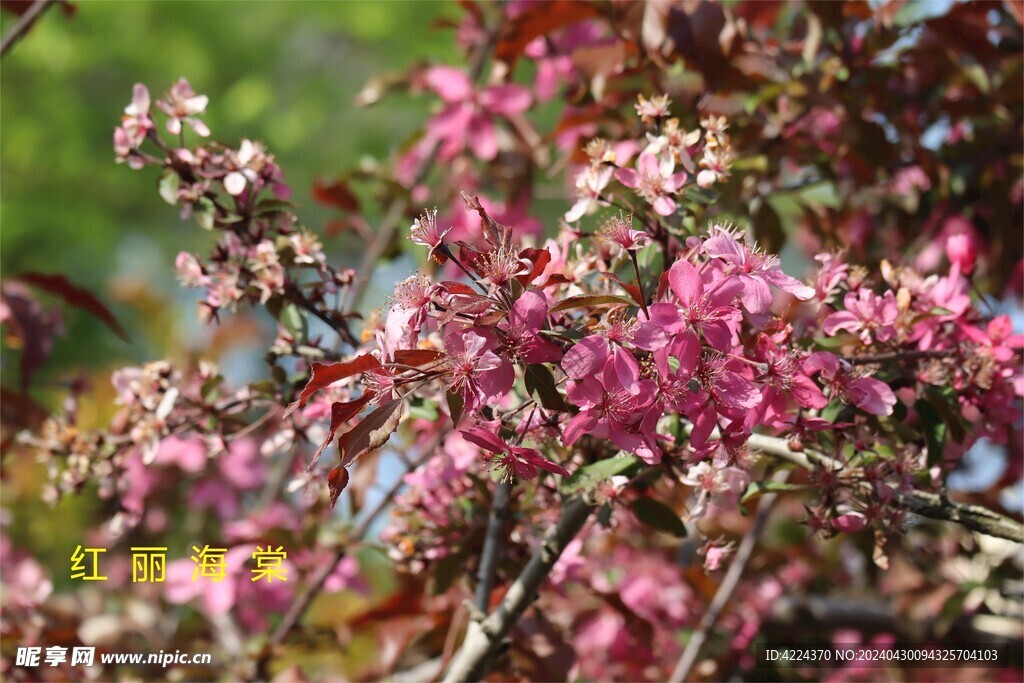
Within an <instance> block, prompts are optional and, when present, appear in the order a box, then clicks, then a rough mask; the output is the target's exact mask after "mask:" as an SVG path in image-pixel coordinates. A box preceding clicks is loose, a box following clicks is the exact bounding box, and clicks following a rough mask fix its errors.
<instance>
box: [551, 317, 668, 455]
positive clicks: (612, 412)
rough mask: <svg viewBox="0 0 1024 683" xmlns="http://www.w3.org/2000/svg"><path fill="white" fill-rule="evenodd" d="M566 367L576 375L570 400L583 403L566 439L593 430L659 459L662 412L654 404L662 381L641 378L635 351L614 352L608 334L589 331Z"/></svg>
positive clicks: (569, 390) (569, 354)
mask: <svg viewBox="0 0 1024 683" xmlns="http://www.w3.org/2000/svg"><path fill="white" fill-rule="evenodd" d="M562 368H563V369H564V370H565V372H566V374H568V375H569V377H571V378H573V381H570V382H569V383H568V385H567V388H566V393H567V394H568V396H569V400H570V401H571V402H572V404H573V405H576V406H578V407H579V408H580V412H579V413H578V414H577V415H575V416H574V417H573V418H572V419H570V420H569V421H568V422H567V423H566V424H565V427H564V428H563V430H562V442H563V443H564V444H565V445H567V446H571V445H573V444H574V443H576V442H577V441H578V440H579V439H580V437H582V436H583V435H584V434H590V435H592V436H595V437H598V438H605V439H610V440H611V441H612V443H614V444H615V445H616V446H618V447H619V448H621V449H622V450H624V451H628V452H630V453H636V455H637V456H639V457H640V458H641V459H642V460H644V461H645V462H647V463H649V464H654V463H656V462H657V461H658V459H659V458H660V456H661V450H660V449H659V448H658V446H657V444H655V442H654V428H655V427H656V426H657V422H658V418H659V417H661V412H660V410H658V407H657V406H652V404H653V403H654V396H655V392H656V389H657V384H655V383H654V382H653V381H651V380H649V379H640V378H639V366H638V364H637V362H636V359H634V358H633V357H632V355H630V354H629V353H628V352H626V351H625V350H624V349H622V348H621V347H618V348H616V350H615V353H612V352H611V351H610V350H609V345H608V342H607V340H605V339H604V338H603V337H588V338H585V339H583V340H582V341H581V342H580V343H578V344H576V345H575V346H574V347H573V348H572V349H570V350H569V351H568V352H567V353H566V356H565V359H563V362H562ZM595 370H596V371H595Z"/></svg>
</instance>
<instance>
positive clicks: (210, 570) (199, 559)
mask: <svg viewBox="0 0 1024 683" xmlns="http://www.w3.org/2000/svg"><path fill="white" fill-rule="evenodd" d="M192 550H193V552H195V553H197V554H196V555H193V556H192V558H191V559H192V561H193V562H195V563H196V568H195V569H193V570H192V580H193V581H195V580H196V579H198V578H199V576H200V575H201V576H202V577H203V578H204V579H210V580H211V581H213V582H214V583H220V582H221V581H223V580H224V577H225V576H226V572H227V567H228V566H227V562H226V561H225V555H226V554H227V552H228V549H227V548H211V547H210V546H208V545H204V546H203V548H202V550H200V549H199V546H197V545H194V546H192Z"/></svg>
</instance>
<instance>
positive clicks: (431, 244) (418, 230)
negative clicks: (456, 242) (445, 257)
mask: <svg viewBox="0 0 1024 683" xmlns="http://www.w3.org/2000/svg"><path fill="white" fill-rule="evenodd" d="M451 231H452V229H451V228H450V227H449V228H446V229H444V230H441V229H440V228H438V227H437V209H430V210H427V211H424V212H423V215H422V216H420V217H419V218H417V219H416V220H415V221H414V222H413V224H412V227H411V228H409V239H410V240H412V242H413V244H419V245H420V246H423V247H427V248H428V249H430V255H431V256H432V257H434V258H437V257H438V255H439V254H440V253H441V245H443V244H444V238H445V236H446V235H447V234H448V233H449V232H451ZM442 262H443V261H442Z"/></svg>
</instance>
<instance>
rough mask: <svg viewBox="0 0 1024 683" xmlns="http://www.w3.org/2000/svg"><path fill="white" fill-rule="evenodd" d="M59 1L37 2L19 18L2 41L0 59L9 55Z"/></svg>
mask: <svg viewBox="0 0 1024 683" xmlns="http://www.w3.org/2000/svg"><path fill="white" fill-rule="evenodd" d="M56 4H57V0H36V1H35V2H34V3H32V6H31V7H29V8H28V9H27V10H25V12H24V13H23V14H22V15H21V16H20V17H18V20H17V21H15V22H14V23H13V24H12V25H11V28H9V29H8V30H7V33H5V34H4V37H3V40H2V41H0V57H3V56H4V55H5V54H7V52H8V50H10V49H11V48H12V47H14V44H15V43H17V42H18V41H19V40H21V39H22V38H24V37H25V34H26V33H28V31H29V29H30V28H32V25H33V24H35V23H36V20H37V19H39V17H41V16H42V15H43V13H44V12H45V11H46V10H48V9H50V6H51V5H56Z"/></svg>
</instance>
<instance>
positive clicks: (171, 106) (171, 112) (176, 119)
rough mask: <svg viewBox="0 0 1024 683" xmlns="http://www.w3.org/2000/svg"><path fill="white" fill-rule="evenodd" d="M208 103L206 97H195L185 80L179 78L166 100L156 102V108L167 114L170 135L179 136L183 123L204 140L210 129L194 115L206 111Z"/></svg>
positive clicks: (208, 99)
mask: <svg viewBox="0 0 1024 683" xmlns="http://www.w3.org/2000/svg"><path fill="white" fill-rule="evenodd" d="M209 101H210V98H209V97H207V96H206V95H196V93H195V91H194V90H193V89H192V86H191V85H190V84H189V82H188V81H187V80H185V79H184V78H179V79H178V82H177V83H175V84H174V85H173V86H171V91H170V92H169V93H168V94H167V99H166V100H157V102H156V106H158V107H160V109H161V110H162V111H163V112H164V113H165V114H167V132H169V133H170V134H171V135H178V134H180V133H181V124H182V122H185V123H187V124H188V125H189V127H190V128H192V130H194V131H195V132H196V134H197V135H199V136H201V137H204V138H205V137H209V135H210V129H209V128H207V127H206V124H205V123H203V122H202V121H201V120H200V119H198V118H196V115H197V114H202V113H203V112H205V111H206V105H207V104H208V103H209Z"/></svg>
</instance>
